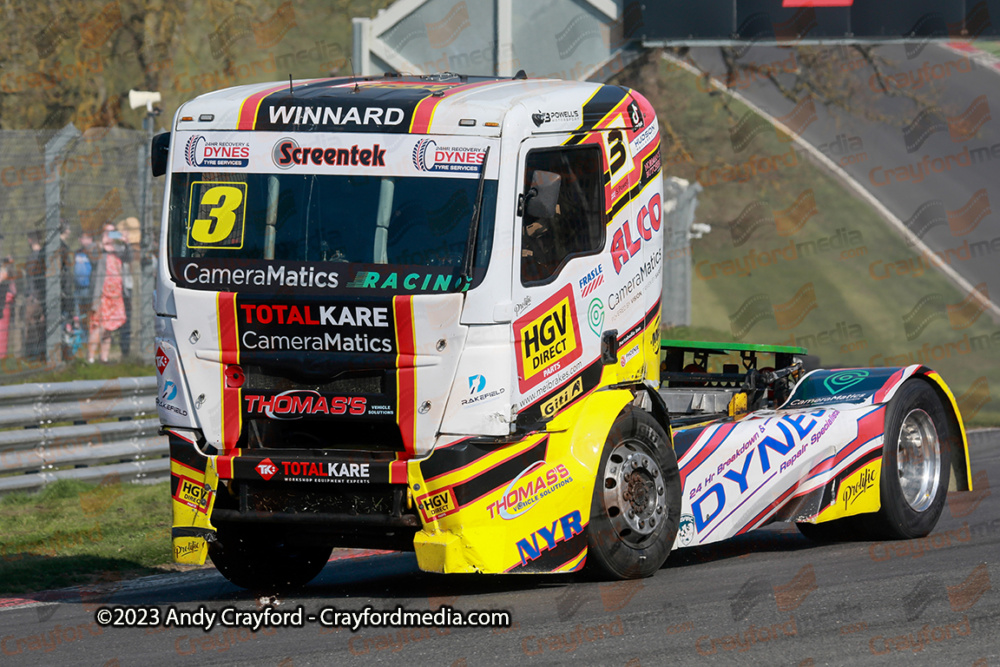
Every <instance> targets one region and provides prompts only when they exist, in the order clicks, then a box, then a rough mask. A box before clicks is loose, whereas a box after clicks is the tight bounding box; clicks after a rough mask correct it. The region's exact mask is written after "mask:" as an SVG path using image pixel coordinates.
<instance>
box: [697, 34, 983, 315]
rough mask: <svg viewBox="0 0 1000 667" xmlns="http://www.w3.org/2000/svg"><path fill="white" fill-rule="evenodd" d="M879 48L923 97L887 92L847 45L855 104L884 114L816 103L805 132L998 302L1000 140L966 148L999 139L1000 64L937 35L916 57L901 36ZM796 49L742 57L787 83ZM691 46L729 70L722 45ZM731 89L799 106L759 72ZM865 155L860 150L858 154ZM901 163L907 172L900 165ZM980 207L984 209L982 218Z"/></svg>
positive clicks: (892, 72)
mask: <svg viewBox="0 0 1000 667" xmlns="http://www.w3.org/2000/svg"><path fill="white" fill-rule="evenodd" d="M875 52H876V53H877V54H878V55H880V56H882V57H883V58H884V59H885V60H886V61H888V63H889V64H888V65H887V66H885V67H884V68H883V73H884V74H885V75H886V77H890V78H892V81H893V83H891V84H890V85H891V86H892V87H893V89H894V90H896V91H898V92H909V93H913V94H915V95H918V96H919V97H920V103H915V102H914V101H912V100H910V99H906V98H905V97H903V96H901V95H900V96H896V97H889V96H887V95H885V94H884V93H883V92H881V91H880V90H879V87H878V83H877V82H875V81H873V80H872V76H873V74H874V70H872V69H871V67H869V66H868V65H867V64H866V63H864V62H862V61H861V60H860V56H857V55H852V54H854V52H852V51H850V50H846V53H847V54H848V55H849V56H850V58H849V59H846V60H840V61H837V62H838V63H839V65H838V66H839V67H841V68H842V74H843V76H845V77H846V78H847V79H849V80H851V81H852V82H853V83H854V84H855V85H856V86H857V90H858V92H857V94H856V97H855V99H852V104H853V105H854V106H855V108H856V109H862V108H865V109H869V110H871V111H873V112H875V113H877V114H880V115H881V118H880V119H878V120H872V119H870V118H866V117H863V116H862V115H861V114H860V113H848V112H846V111H844V110H842V109H839V108H837V107H833V106H831V107H825V106H823V105H822V104H820V103H819V102H816V104H815V108H816V119H815V120H814V121H812V122H810V123H808V124H807V125H806V126H805V128H804V130H803V131H802V132H801V137H802V139H804V140H805V141H807V142H808V143H810V144H812V145H813V146H816V147H819V148H820V150H821V151H822V152H823V153H824V154H826V155H827V156H828V157H830V158H831V159H833V160H834V161H835V162H837V163H839V164H840V165H841V166H842V167H843V168H844V169H845V170H846V171H847V173H848V174H849V175H850V176H851V177H853V178H854V179H855V180H856V181H857V182H858V183H860V184H861V185H862V186H863V187H864V188H865V189H866V190H868V191H869V192H870V193H872V194H873V195H874V196H875V197H876V198H877V199H879V200H880V201H881V202H882V203H883V204H884V205H885V206H886V207H887V208H888V209H889V210H890V211H891V212H892V213H893V214H895V215H896V216H897V217H898V218H899V219H900V220H901V221H903V222H904V223H906V224H907V226H908V227H909V228H910V229H911V231H913V232H914V233H916V234H917V236H919V237H920V238H921V239H922V240H923V241H924V242H925V243H926V244H927V245H928V246H929V247H930V248H931V250H932V251H934V252H935V253H943V255H944V259H945V261H946V262H948V263H949V265H950V266H951V267H952V268H954V269H955V270H956V271H957V272H958V273H959V274H960V275H962V276H963V277H964V278H965V279H966V280H968V282H969V283H971V284H972V285H973V286H978V285H982V284H985V285H986V292H988V296H989V298H990V299H991V300H992V301H993V303H994V304H1000V226H998V224H997V216H998V214H1000V186H998V183H1000V146H998V147H997V151H996V152H995V153H993V152H990V151H989V150H987V151H986V154H984V153H983V152H979V153H977V154H976V156H973V155H971V153H970V154H968V155H967V154H966V150H968V151H970V152H975V151H976V149H980V148H984V147H985V148H987V149H989V148H990V147H991V146H993V145H995V144H998V142H1000V70H997V69H996V68H995V67H989V66H984V65H982V64H980V63H978V62H976V61H975V59H972V60H970V59H968V57H967V56H963V55H961V54H959V53H956V52H954V51H951V50H949V49H947V48H945V47H944V46H941V45H937V44H928V45H926V47H925V48H924V49H923V50H922V51H920V52H919V53H918V54H916V55H913V54H912V52H911V54H910V55H913V57H910V56H908V54H907V51H906V49H905V47H904V46H903V45H895V46H893V45H887V46H881V47H878V48H877V49H876V51H875ZM835 53H840V52H839V51H836V52H835V51H831V56H832V55H833V54H835ZM792 54H793V51H792V50H789V49H782V48H778V47H768V46H753V47H751V48H750V49H749V50H748V51H747V52H746V53H745V54H743V56H742V58H741V59H740V60H739V62H740V63H742V64H758V65H761V66H765V67H769V68H771V69H772V70H773V71H775V72H776V77H777V78H778V80H779V81H781V82H783V83H785V84H790V83H791V82H792V80H793V75H792V74H790V73H788V72H787V71H786V70H790V69H792V67H793V66H794V65H795V64H796V63H795V60H794V58H793V59H792V60H791V61H789V58H790V57H791V56H792ZM690 55H691V57H692V58H693V59H694V60H695V62H697V63H698V65H699V66H700V67H701V68H702V69H704V70H706V71H708V72H710V73H712V74H713V75H715V76H717V77H718V78H719V79H720V80H721V79H723V78H724V76H725V71H726V70H725V67H724V65H723V62H722V59H721V56H720V54H719V50H718V49H717V48H707V47H703V48H697V49H691V52H690ZM733 88H734V90H736V91H738V92H739V93H741V94H742V95H744V96H745V97H746V98H747V99H748V100H750V101H751V102H753V103H754V104H756V105H757V106H759V107H760V108H761V109H763V110H764V111H765V112H767V113H769V114H771V115H773V116H776V117H779V118H780V117H782V116H786V115H787V114H789V113H791V112H792V111H793V110H794V109H795V107H796V103H795V102H792V101H791V100H789V99H787V98H785V97H784V96H782V94H781V93H780V92H779V91H778V89H777V88H776V87H775V86H774V85H773V84H772V83H770V82H769V81H767V80H766V79H764V77H762V76H759V77H754V76H750V75H746V74H741V75H739V76H738V77H737V79H736V81H735V85H734V86H733ZM876 91H879V92H876ZM802 95H803V97H804V93H802ZM800 101H801V100H800ZM922 113H923V116H922V117H921V118H918V116H920V115H921V114H922ZM807 116H808V114H803V115H801V116H798V119H799V120H801V119H802V118H806V117H807ZM787 124H789V125H792V126H795V125H796V122H795V120H791V121H790V122H787ZM755 149H756V156H757V157H762V154H761V153H760V150H759V146H758V145H756V144H755V142H752V141H751V142H750V143H749V144H748V145H747V146H746V147H745V148H743V149H742V150H740V151H736V150H735V147H734V151H733V153H732V154H731V155H728V156H726V157H727V159H729V160H731V161H733V163H734V164H736V163H741V162H745V161H747V160H748V159H749V158H750V156H751V155H754V154H755ZM861 155H863V156H864V158H863V159H860V158H855V156H861ZM974 157H975V159H974ZM925 158H926V159H925ZM904 167H905V171H906V175H905V176H904V175H903V171H899V170H900V168H904ZM887 172H892V173H891V174H890V173H887ZM981 191H982V192H984V193H985V196H986V198H987V200H988V201H987V200H983V199H982V195H981V194H980V198H979V199H978V200H974V196H976V195H977V193H981ZM970 205H971V206H970ZM986 205H988V208H982V207H984V206H986ZM967 206H969V208H965V207H967ZM977 211H978V212H979V214H980V215H981V214H982V213H983V212H984V211H988V214H987V215H985V216H984V217H979V216H977V214H976V212H977ZM949 213H950V215H949ZM977 218H978V219H977ZM861 231H862V232H863V230H861ZM994 239H996V241H995V242H994ZM984 241H985V242H987V243H993V246H991V247H990V251H989V252H983V251H982V250H980V252H979V253H978V256H973V253H972V249H971V246H973V245H974V244H977V243H982V242H984ZM966 242H968V244H969V246H966ZM994 246H995V248H994ZM982 247H983V246H979V248H980V249H981V248H982ZM949 251H950V252H949ZM880 259H886V260H895V259H899V258H881V257H877V256H874V255H873V256H872V257H871V261H872V262H874V261H877V260H880ZM928 266H929V263H928ZM885 270H886V269H885V267H884V266H882V265H879V266H877V267H876V268H875V271H876V273H879V274H880V275H882V273H884V271H885ZM883 279H884V276H883ZM980 291H982V290H980Z"/></svg>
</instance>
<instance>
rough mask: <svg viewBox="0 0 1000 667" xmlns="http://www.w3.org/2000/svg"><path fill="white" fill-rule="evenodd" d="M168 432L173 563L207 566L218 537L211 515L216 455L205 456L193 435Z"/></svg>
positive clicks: (214, 489) (217, 486) (216, 474)
mask: <svg viewBox="0 0 1000 667" xmlns="http://www.w3.org/2000/svg"><path fill="white" fill-rule="evenodd" d="M166 431H167V435H168V436H169V439H170V496H171V503H170V504H171V506H172V510H173V523H172V528H171V539H172V542H173V549H174V562H175V563H185V564H189V565H204V563H205V557H206V556H207V555H208V542H209V541H211V540H213V539H214V538H215V527H214V526H213V525H212V522H211V517H212V508H213V507H214V506H215V496H216V492H217V491H218V488H219V474H218V471H217V470H216V469H215V461H216V458H215V457H206V456H202V454H201V453H200V452H199V451H198V449H197V447H196V446H195V442H194V440H193V439H192V438H191V436H190V434H188V433H184V432H182V431H174V430H171V429H166Z"/></svg>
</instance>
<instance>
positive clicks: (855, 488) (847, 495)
mask: <svg viewBox="0 0 1000 667" xmlns="http://www.w3.org/2000/svg"><path fill="white" fill-rule="evenodd" d="M874 486H875V471H874V470H870V469H868V468H865V469H864V470H862V471H861V476H860V477H858V481H857V483H855V484H847V485H845V486H844V504H846V505H852V504H853V503H854V501H855V500H857V499H858V498H860V497H861V495H862V494H863V493H864V492H865V491H867V490H868V489H869V488H873V487H874Z"/></svg>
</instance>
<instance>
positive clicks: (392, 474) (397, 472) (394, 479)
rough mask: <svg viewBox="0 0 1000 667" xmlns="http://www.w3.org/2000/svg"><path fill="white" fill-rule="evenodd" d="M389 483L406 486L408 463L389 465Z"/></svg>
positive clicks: (396, 462) (395, 462)
mask: <svg viewBox="0 0 1000 667" xmlns="http://www.w3.org/2000/svg"><path fill="white" fill-rule="evenodd" d="M389 483H390V484H406V461H393V462H392V463H390V464H389Z"/></svg>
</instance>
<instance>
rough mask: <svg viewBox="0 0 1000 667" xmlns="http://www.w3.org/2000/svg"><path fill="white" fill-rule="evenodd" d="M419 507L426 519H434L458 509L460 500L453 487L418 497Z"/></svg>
mask: <svg viewBox="0 0 1000 667" xmlns="http://www.w3.org/2000/svg"><path fill="white" fill-rule="evenodd" d="M417 508H418V509H419V510H420V513H421V514H423V515H424V521H432V520H434V519H438V518H440V517H443V516H447V515H448V514H451V513H452V512H454V511H455V510H457V509H458V501H457V500H456V499H455V492H454V491H452V490H451V487H450V486H449V487H448V488H445V489H441V490H440V491H435V492H434V493H429V494H427V495H425V496H421V497H419V498H417Z"/></svg>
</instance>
